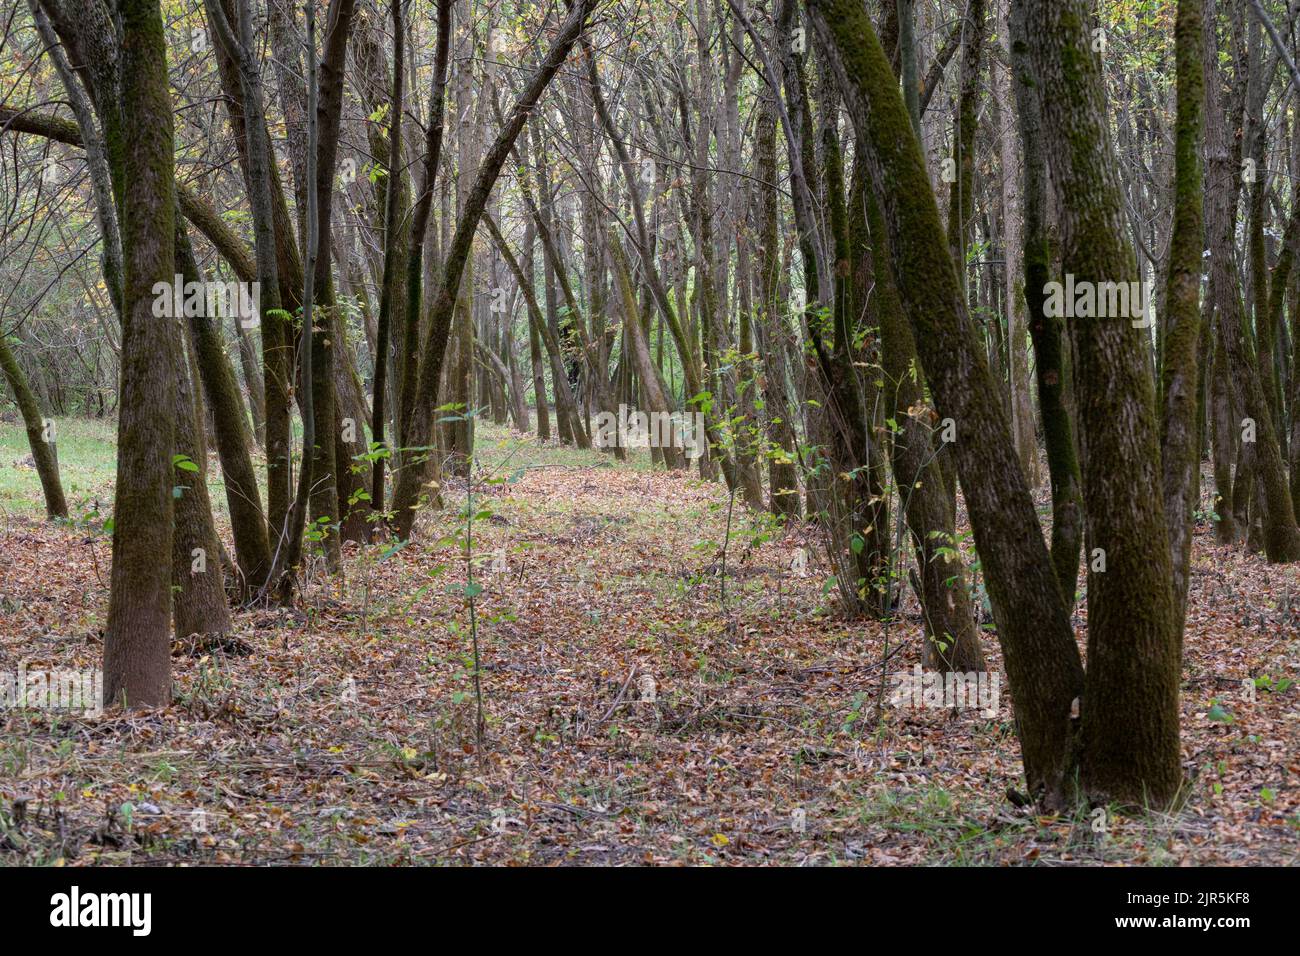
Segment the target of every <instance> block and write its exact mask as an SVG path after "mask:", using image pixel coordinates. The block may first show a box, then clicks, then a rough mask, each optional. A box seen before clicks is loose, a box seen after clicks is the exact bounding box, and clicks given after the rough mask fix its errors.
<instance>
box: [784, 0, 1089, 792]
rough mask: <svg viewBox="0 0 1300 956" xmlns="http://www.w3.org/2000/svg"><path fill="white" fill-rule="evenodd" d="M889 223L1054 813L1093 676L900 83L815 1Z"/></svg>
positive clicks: (1032, 751)
mask: <svg viewBox="0 0 1300 956" xmlns="http://www.w3.org/2000/svg"><path fill="white" fill-rule="evenodd" d="M808 9H809V12H810V14H811V18H812V22H813V26H814V28H815V30H816V32H817V34H818V36H819V37H820V38H821V40H822V48H823V50H824V52H825V54H826V55H827V56H828V57H829V58H830V60H831V62H832V67H833V69H834V71H835V75H836V79H837V80H838V82H839V83H840V85H841V87H842V89H843V91H844V98H845V100H846V101H847V102H848V103H849V106H850V112H851V115H852V116H853V119H854V124H855V126H856V127H857V129H858V133H859V135H860V139H861V141H862V142H863V143H865V144H866V145H867V147H868V153H869V155H868V156H867V163H868V168H869V169H870V171H871V174H872V180H873V181H872V188H873V190H874V192H875V195H876V198H877V201H878V202H880V203H881V206H882V208H883V210H884V213H885V219H886V228H887V232H888V237H889V242H890V247H891V251H892V256H893V264H894V274H895V277H896V280H897V283H898V290H899V297H900V299H901V300H902V303H903V307H904V309H905V310H906V312H907V316H908V319H909V322H910V324H911V325H912V330H913V335H914V337H915V340H916V343H917V347H918V350H919V351H920V356H921V362H922V365H923V366H924V369H925V372H926V375H927V376H928V378H929V381H930V385H931V389H932V391H933V394H934V399H935V404H936V406H937V407H938V410H939V413H940V414H941V415H944V416H946V417H950V418H952V419H953V422H954V424H955V425H956V429H957V440H956V442H955V446H956V447H955V450H956V458H957V467H958V470H959V472H960V477H961V485H962V489H963V491H964V493H965V496H966V504H967V509H968V511H969V513H970V517H971V524H972V526H973V528H974V531H975V543H976V547H977V548H978V550H979V554H980V557H981V559H982V561H983V566H984V574H985V580H986V582H987V585H988V589H989V596H990V599H991V601H992V604H993V613H994V618H995V620H996V621H997V625H998V639H999V641H1000V643H1001V645H1002V655H1003V660H1004V661H1005V664H1006V668H1007V676H1008V678H1009V680H1010V684H1011V693H1012V696H1013V697H1014V698H1015V704H1016V720H1017V724H1018V727H1019V733H1020V742H1021V750H1022V753H1023V756H1024V761H1025V775H1026V777H1027V779H1028V783H1029V787H1030V790H1031V792H1033V793H1035V794H1036V795H1038V796H1039V797H1040V799H1041V800H1042V801H1043V802H1044V803H1045V804H1046V805H1049V806H1062V805H1064V803H1065V802H1066V798H1067V788H1068V787H1069V785H1070V782H1071V780H1072V777H1073V768H1074V747H1073V737H1074V733H1073V723H1072V721H1071V716H1070V714H1071V704H1072V703H1073V702H1074V701H1075V700H1076V699H1077V698H1078V697H1079V696H1080V695H1081V693H1082V691H1083V666H1082V664H1081V662H1080V660H1079V653H1078V649H1077V647H1076V646H1075V643H1074V634H1073V632H1072V630H1071V628H1070V622H1069V618H1068V616H1067V614H1066V610H1065V605H1064V602H1063V601H1062V599H1061V596H1060V591H1059V589H1058V587H1057V584H1056V577H1055V574H1054V573H1053V569H1052V564H1051V561H1050V559H1049V557H1048V553H1047V546H1046V544H1045V543H1044V542H1043V537H1042V529H1041V528H1040V527H1039V524H1038V516H1037V514H1036V513H1035V510H1034V503H1033V499H1032V498H1031V497H1030V493H1029V487H1028V485H1027V484H1026V482H1025V477H1024V474H1023V472H1022V471H1021V470H1020V462H1019V459H1018V458H1017V457H1016V452H1015V446H1014V445H1013V443H1012V440H1011V432H1010V429H1009V428H1008V425H1007V421H1006V416H1005V414H1004V413H1003V411H1002V404H1001V400H1000V398H999V396H998V393H997V389H996V386H995V385H994V382H993V380H992V377H991V376H990V374H989V371H988V365H987V363H986V361H985V358H984V352H983V348H982V346H981V345H980V342H979V333H978V330H977V329H976V327H975V325H974V324H973V322H972V320H971V317H970V315H969V313H968V311H967V308H966V302H965V297H964V295H963V293H962V290H961V286H960V284H959V282H958V280H957V271H956V267H955V263H954V262H953V260H952V255H951V253H950V252H949V250H948V245H947V242H946V239H945V235H944V229H943V225H942V223H941V222H940V219H939V210H938V207H937V206H936V204H935V201H934V193H933V191H932V190H931V187H930V178H929V174H928V172H927V171H926V167H925V156H924V154H923V153H922V150H921V144H920V142H919V141H918V139H917V137H916V134H915V133H914V132H913V129H912V124H911V119H910V118H909V116H908V112H907V107H906V106H905V104H904V103H903V99H902V95H901V93H900V91H899V86H898V81H897V79H896V77H895V76H894V73H893V70H892V69H891V67H890V65H889V60H888V59H887V58H886V56H885V52H884V50H883V49H881V46H880V41H879V40H878V39H877V38H876V34H875V31H874V29H873V28H872V26H871V23H870V21H869V20H868V18H867V16H866V12H865V10H864V9H863V7H862V5H861V4H859V3H857V2H856V0H809V3H808Z"/></svg>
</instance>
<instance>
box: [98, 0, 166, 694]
mask: <svg viewBox="0 0 1300 956" xmlns="http://www.w3.org/2000/svg"><path fill="white" fill-rule="evenodd" d="M117 12H118V16H119V17H120V22H121V27H122V36H121V43H122V48H121V53H120V62H121V101H120V104H119V107H118V109H119V115H120V116H121V117H129V118H130V121H131V125H130V129H131V133H130V135H129V136H127V135H125V134H124V133H123V130H124V128H125V127H124V124H119V125H118V126H117V128H116V129H115V130H113V131H112V133H111V134H110V135H109V136H108V142H107V146H108V155H109V160H110V163H111V164H112V165H113V166H115V167H116V170H117V174H116V177H115V178H116V180H117V181H119V182H121V183H122V184H123V189H122V203H121V208H120V210H119V211H120V213H121V217H120V219H121V227H122V250H123V265H124V268H123V273H124V282H123V290H124V295H123V312H122V387H121V401H120V405H119V417H118V442H117V448H118V457H117V484H116V488H115V492H114V505H113V570H112V574H111V581H110V588H109V606H108V624H107V627H106V628H105V633H104V698H105V701H106V702H113V703H125V704H126V705H127V706H129V707H153V706H162V705H165V704H167V703H168V702H169V701H170V699H171V642H170V635H171V619H172V596H171V583H172V582H171V562H170V561H168V560H165V559H164V560H159V558H160V556H162V555H170V554H171V553H172V507H173V505H172V500H173V499H172V486H173V484H174V478H173V476H174V469H173V465H172V455H173V454H174V451H175V424H174V411H175V408H176V399H175V396H176V367H175V365H176V357H177V356H178V355H179V353H180V348H179V345H178V344H177V342H176V338H177V332H178V330H179V324H178V323H177V322H176V321H175V320H174V319H168V318H165V317H164V318H158V317H155V316H154V314H153V306H154V300H155V295H154V292H153V288H154V285H155V284H156V283H164V284H167V285H168V286H170V285H171V283H172V281H173V275H174V269H173V265H174V262H173V255H174V249H173V246H174V242H175V233H174V216H175V211H176V197H175V186H174V156H175V145H174V142H173V134H172V103H171V94H170V90H169V87H168V79H167V45H166V44H167V41H166V37H165V34H164V31H163V23H162V15H161V13H160V11H159V7H158V3H157V0H120V2H119V4H118V10H117Z"/></svg>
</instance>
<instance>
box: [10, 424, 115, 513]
mask: <svg viewBox="0 0 1300 956" xmlns="http://www.w3.org/2000/svg"><path fill="white" fill-rule="evenodd" d="M54 427H55V432H54V433H55V436H56V437H57V448H58V454H59V476H60V477H61V478H62V480H63V493H64V495H65V496H66V497H67V499H68V508H69V509H70V510H71V512H72V514H73V515H80V514H83V513H85V512H87V511H91V510H93V505H94V503H95V502H96V501H98V502H99V507H100V508H101V509H102V510H105V511H107V510H109V509H110V508H111V507H112V501H113V479H114V475H115V472H116V468H117V464H116V462H117V422H116V421H114V420H111V419H94V418H56V419H55V420H54ZM31 454H32V452H31V447H30V446H29V445H28V443H27V432H26V430H25V429H24V428H23V424H22V420H21V419H19V420H18V421H17V422H0V510H3V511H12V512H17V513H21V514H40V513H42V512H43V511H44V510H45V499H44V497H43V496H42V495H41V482H40V479H39V478H38V477H37V475H36V469H35V468H34V467H32V464H31Z"/></svg>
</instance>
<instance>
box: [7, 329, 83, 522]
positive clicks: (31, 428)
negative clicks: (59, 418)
mask: <svg viewBox="0 0 1300 956" xmlns="http://www.w3.org/2000/svg"><path fill="white" fill-rule="evenodd" d="M0 371H3V372H4V376H5V381H7V382H8V383H9V388H10V390H12V391H13V393H14V400H15V401H16V402H17V403H18V410H19V411H20V412H21V413H22V416H23V425H24V426H25V427H26V429H27V444H28V445H29V446H30V447H31V450H32V461H34V462H35V463H36V475H37V477H38V478H40V480H41V491H42V492H43V493H44V495H45V513H46V515H48V516H49V517H51V518H66V517H67V516H68V502H67V499H65V498H64V497H63V483H62V482H61V481H59V453H58V448H57V446H56V444H55V441H56V438H57V436H56V434H55V429H54V419H52V418H45V417H43V416H42V415H41V409H40V406H39V405H38V404H37V402H36V395H35V393H34V392H32V389H31V386H30V385H28V384H27V376H26V375H25V374H24V373H23V370H22V366H20V365H19V364H18V360H17V359H16V358H15V357H14V353H13V350H12V349H10V348H9V343H8V342H6V341H5V337H4V335H3V334H2V333H0Z"/></svg>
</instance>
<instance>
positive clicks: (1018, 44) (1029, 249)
mask: <svg viewBox="0 0 1300 956" xmlns="http://www.w3.org/2000/svg"><path fill="white" fill-rule="evenodd" d="M1007 23H1008V28H1009V33H1010V35H1011V69H1012V89H1013V90H1014V92H1015V97H1016V105H1017V110H1016V113H1017V116H1018V118H1019V124H1020V143H1021V150H1022V152H1023V154H1024V172H1023V176H1024V182H1023V184H1022V192H1021V195H1022V196H1023V198H1024V216H1025V221H1024V232H1023V240H1024V250H1023V253H1022V254H1023V257H1024V277H1025V288H1024V295H1025V299H1026V302H1027V304H1028V307H1029V313H1028V321H1029V337H1030V339H1031V340H1032V342H1033V344H1034V377H1035V380H1036V383H1037V387H1038V409H1039V413H1040V414H1041V415H1042V420H1043V441H1044V443H1045V444H1046V446H1047V473H1048V478H1049V480H1050V482H1051V486H1052V565H1053V567H1055V569H1056V579H1057V582H1058V583H1059V584H1060V586H1061V597H1062V598H1063V599H1064V600H1065V606H1066V607H1067V608H1070V607H1073V606H1074V599H1075V589H1076V586H1077V582H1078V578H1079V552H1080V551H1081V550H1082V548H1083V493H1082V491H1081V490H1080V480H1081V479H1080V477H1079V459H1078V454H1077V452H1076V449H1075V443H1074V424H1073V422H1072V421H1071V418H1070V408H1069V403H1068V402H1067V400H1066V385H1067V376H1066V369H1065V352H1064V349H1063V348H1062V343H1061V320H1060V319H1058V318H1055V317H1053V316H1049V315H1048V314H1047V307H1046V306H1047V284H1048V283H1049V282H1050V281H1051V279H1052V255H1051V251H1050V246H1049V241H1048V232H1047V154H1046V152H1045V151H1044V145H1043V120H1042V104H1041V103H1040V102H1039V91H1038V89H1037V87H1036V85H1035V83H1034V79H1033V74H1032V72H1031V71H1030V68H1029V41H1028V38H1027V35H1026V29H1027V28H1026V26H1025V10H1024V5H1023V4H1013V5H1012V7H1011V9H1010V11H1009V15H1008V17H1007ZM1015 252H1016V250H1013V249H1008V250H1007V255H1014V254H1015Z"/></svg>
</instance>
